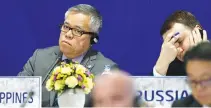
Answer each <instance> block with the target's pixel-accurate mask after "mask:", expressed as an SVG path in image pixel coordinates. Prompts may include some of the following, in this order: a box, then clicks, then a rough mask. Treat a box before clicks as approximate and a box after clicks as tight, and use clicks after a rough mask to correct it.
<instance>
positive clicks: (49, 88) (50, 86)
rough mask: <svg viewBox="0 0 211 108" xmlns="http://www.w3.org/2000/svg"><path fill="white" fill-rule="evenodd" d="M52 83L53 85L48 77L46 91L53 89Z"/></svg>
mask: <svg viewBox="0 0 211 108" xmlns="http://www.w3.org/2000/svg"><path fill="white" fill-rule="evenodd" d="M53 85H54V82H53V80H51V79H49V80H48V81H47V82H46V89H47V90H48V91H52V90H53Z"/></svg>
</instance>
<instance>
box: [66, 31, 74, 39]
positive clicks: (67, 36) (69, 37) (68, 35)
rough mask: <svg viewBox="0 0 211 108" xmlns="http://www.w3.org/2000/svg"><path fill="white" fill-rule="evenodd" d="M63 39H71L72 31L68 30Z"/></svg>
mask: <svg viewBox="0 0 211 108" xmlns="http://www.w3.org/2000/svg"><path fill="white" fill-rule="evenodd" d="M65 37H66V38H68V39H72V38H73V37H74V36H73V34H72V30H69V31H68V32H67V33H66V34H65Z"/></svg>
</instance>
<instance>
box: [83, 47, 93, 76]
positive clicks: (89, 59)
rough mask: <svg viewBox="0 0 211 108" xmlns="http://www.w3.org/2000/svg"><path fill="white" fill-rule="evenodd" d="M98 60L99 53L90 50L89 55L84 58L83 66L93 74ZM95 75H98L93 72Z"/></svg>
mask: <svg viewBox="0 0 211 108" xmlns="http://www.w3.org/2000/svg"><path fill="white" fill-rule="evenodd" d="M96 58H97V51H95V50H93V49H92V48H90V49H89V51H88V52H87V54H86V55H85V56H84V58H83V60H82V62H81V64H82V65H83V66H85V67H86V68H87V69H88V70H89V71H90V72H91V70H92V68H93V67H94V65H95V63H94V60H96ZM93 74H96V73H95V72H93Z"/></svg>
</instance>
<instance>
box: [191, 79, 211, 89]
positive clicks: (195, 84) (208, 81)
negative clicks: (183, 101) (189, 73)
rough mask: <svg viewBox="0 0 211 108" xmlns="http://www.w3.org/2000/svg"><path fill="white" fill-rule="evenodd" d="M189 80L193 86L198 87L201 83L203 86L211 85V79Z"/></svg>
mask: <svg viewBox="0 0 211 108" xmlns="http://www.w3.org/2000/svg"><path fill="white" fill-rule="evenodd" d="M187 81H188V84H189V85H190V86H191V87H193V88H196V86H197V85H200V86H201V87H203V88H206V87H209V86H211V79H208V80H201V81H193V80H192V81H191V80H189V79H188V80H187Z"/></svg>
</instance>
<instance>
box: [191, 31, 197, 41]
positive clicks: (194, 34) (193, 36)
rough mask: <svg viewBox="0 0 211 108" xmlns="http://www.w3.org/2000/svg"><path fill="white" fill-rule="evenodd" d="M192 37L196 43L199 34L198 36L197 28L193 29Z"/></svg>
mask: <svg viewBox="0 0 211 108" xmlns="http://www.w3.org/2000/svg"><path fill="white" fill-rule="evenodd" d="M192 38H193V43H196V42H197V40H196V38H197V36H196V32H195V30H193V31H192Z"/></svg>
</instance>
